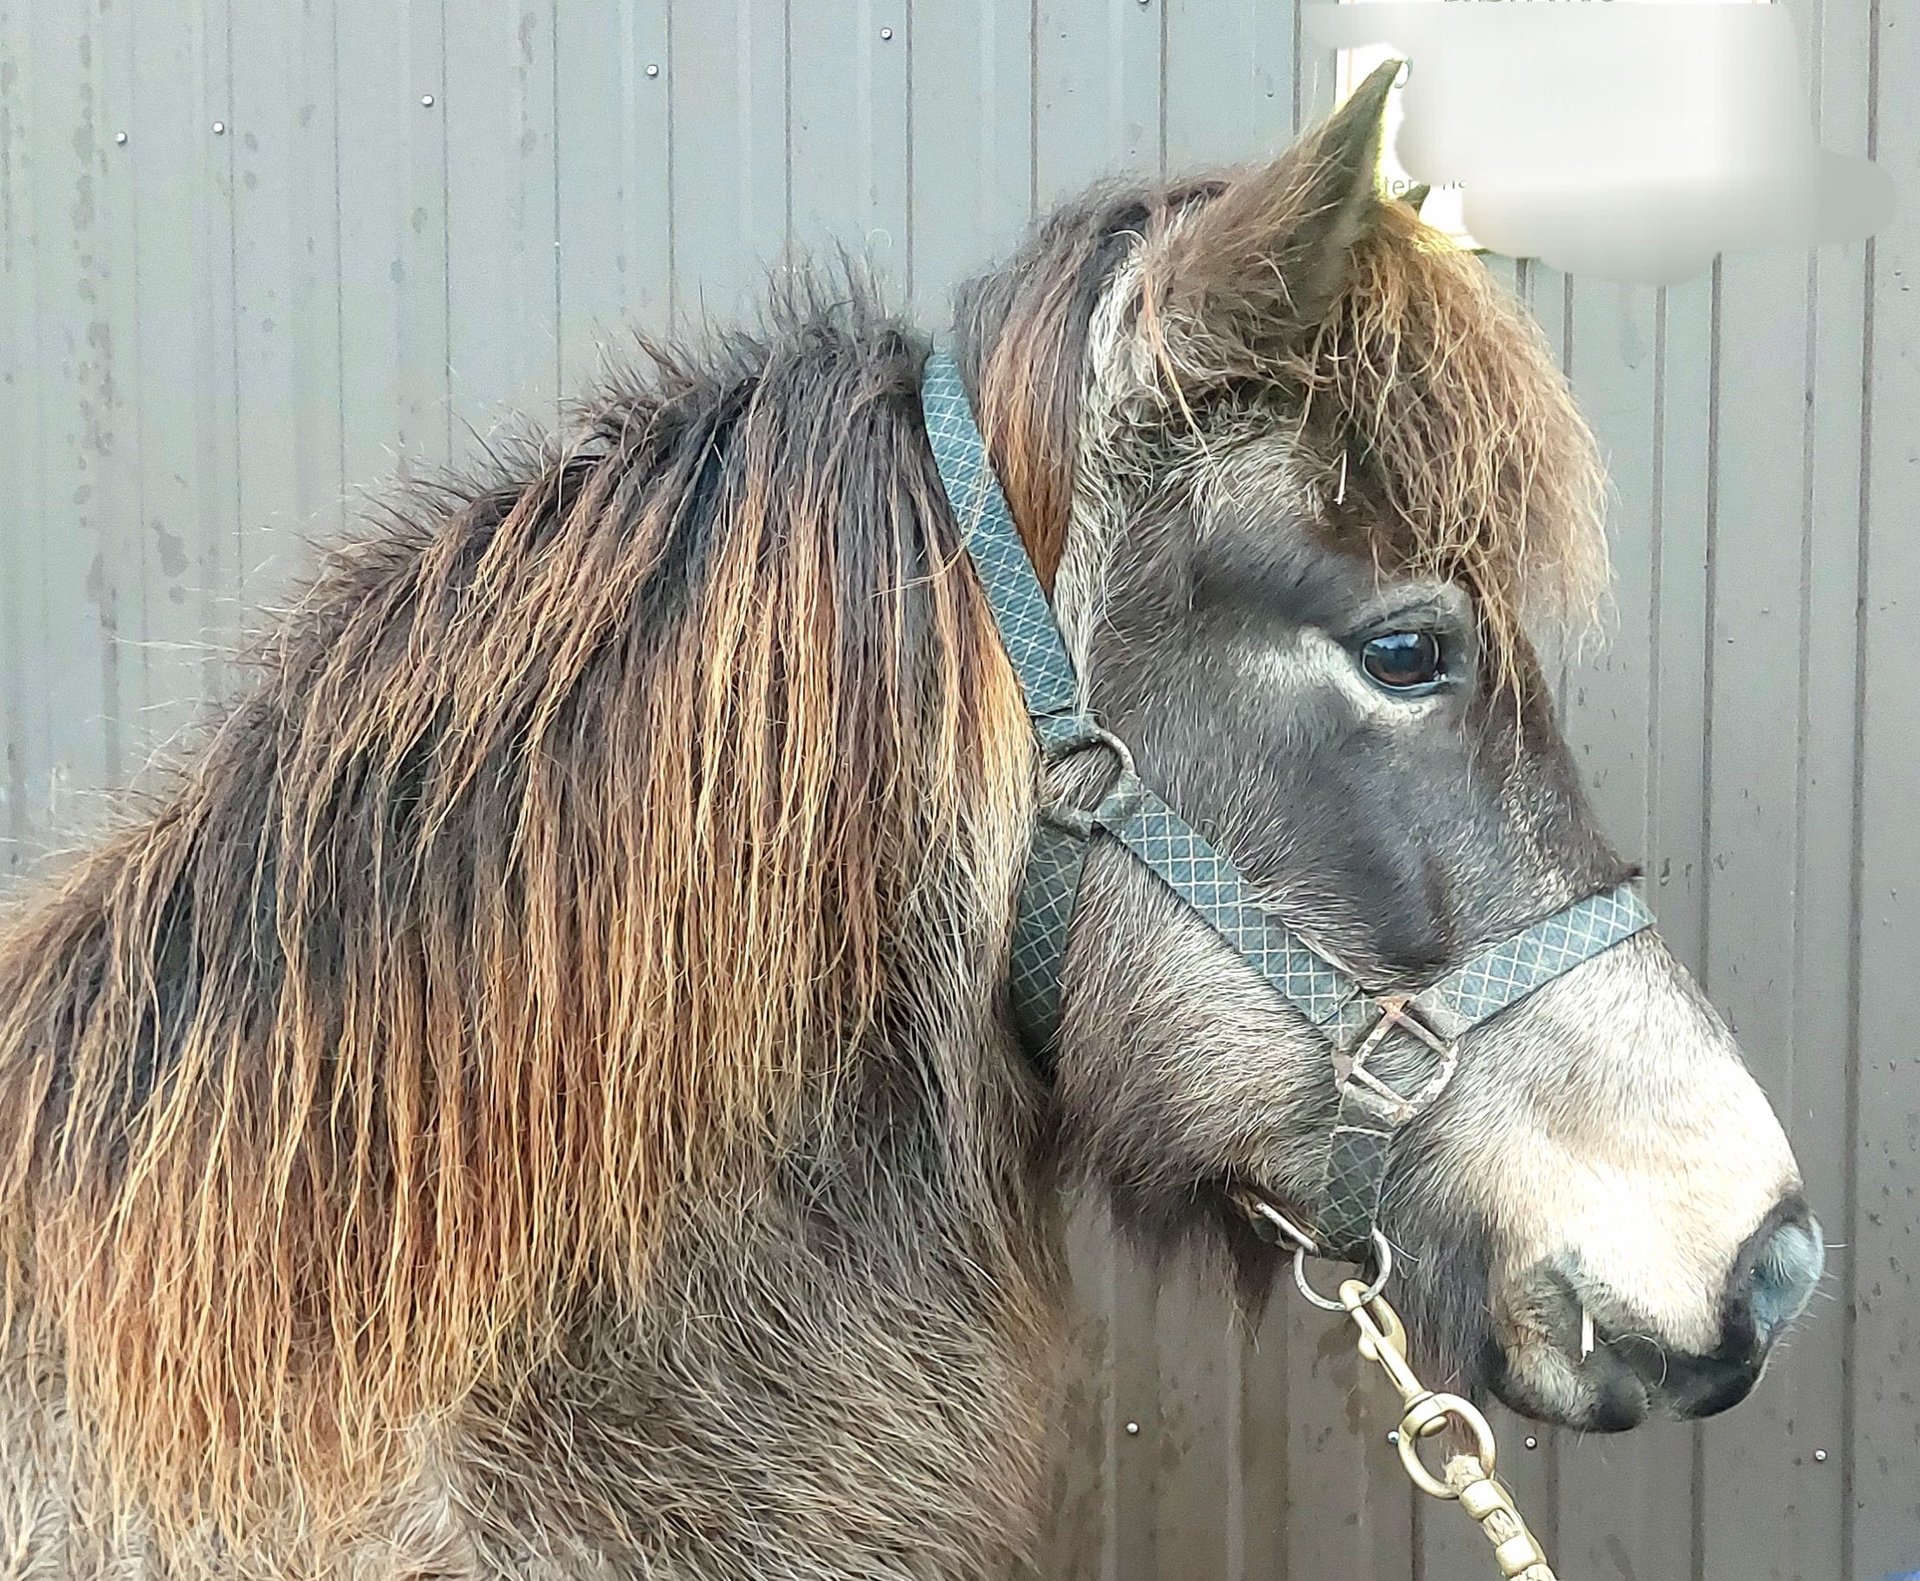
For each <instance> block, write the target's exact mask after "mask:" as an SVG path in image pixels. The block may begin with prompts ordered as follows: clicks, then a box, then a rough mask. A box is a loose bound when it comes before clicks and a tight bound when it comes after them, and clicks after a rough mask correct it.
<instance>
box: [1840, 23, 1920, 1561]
mask: <svg viewBox="0 0 1920 1581" xmlns="http://www.w3.org/2000/svg"><path fill="white" fill-rule="evenodd" d="M1874 16H1875V20H1876V21H1877V23H1878V24H1879V26H1878V31H1877V34H1876V36H1875V37H1874V39H1873V41H1872V44H1873V55H1872V57H1871V58H1872V61H1873V67H1874V69H1873V71H1872V72H1871V74H1870V77H1869V81H1870V82H1871V83H1872V84H1873V86H1874V88H1875V89H1876V90H1877V92H1876V94H1875V97H1874V101H1873V104H1874V115H1873V119H1872V120H1871V121H1870V122H1869V123H1868V124H1869V126H1870V127H1871V131H1870V133H1869V136H1870V146H1871V147H1872V149H1873V152H1874V154H1875V156H1876V157H1877V158H1879V159H1880V160H1882V161H1884V162H1885V163H1886V164H1887V166H1888V167H1889V168H1890V169H1893V170H1898V171H1901V172H1902V173H1903V174H1905V175H1906V177H1907V178H1908V180H1907V193H1906V206H1905V207H1904V209H1903V210H1902V212H1901V215H1900V217H1899V218H1898V219H1897V220H1896V221H1895V223H1894V224H1893V225H1892V226H1890V227H1889V228H1888V230H1887V231H1886V232H1884V233H1883V234H1882V235H1881V236H1880V237H1878V238H1877V239H1876V240H1875V241H1874V242H1873V243H1872V244H1871V249H1870V252H1869V255H1868V261H1867V267H1866V281H1867V292H1868V297H1867V317H1866V326H1867V329H1866V374H1865V379H1864V385H1865V395H1866V400H1867V424H1868V432H1867V434H1866V435H1865V437H1864V440H1863V445H1862V449H1863V454H1864V458H1865V465H1866V478H1865V486H1864V490H1863V502H1864V505H1865V520H1864V522H1863V531H1864V543H1863V546H1862V550H1861V554H1860V561H1859V564H1860V574H1861V581H1862V586H1861V590H1860V594H1861V596H1860V605H1859V610H1860V618H1861V622H1862V624H1861V628H1860V646H1859V653H1860V658H1861V674H1860V691H1859V698H1858V716H1857V717H1858V726H1857V728H1858V730H1859V738H1858V739H1859V753H1860V760H1859V767H1858V777H1857V780H1856V789H1855V794H1856V797H1857V806H1858V811H1859V827H1858V836H1857V837H1858V840H1859V846H1858V851H1857V857H1856V865H1855V873H1856V883H1857V885H1858V889H1857V892H1856V895H1855V905H1856V908H1857V909H1856V911H1855V914H1854V926H1855V929H1856V930H1857V935H1856V936H1857V939H1858V949H1859V958H1858V961H1857V962H1856V966H1855V972H1856V975H1855V977H1854V980H1853V987H1854V992H1855V995H1856V996H1857V1003H1856V1009H1855V1014H1856V1016H1857V1022H1856V1029H1855V1042H1854V1067H1853V1072H1852V1074H1853V1077H1854V1080H1855V1083H1856V1089H1855V1092H1854V1095H1853V1104H1854V1106H1853V1125H1854V1136H1853V1144H1854V1145H1853V1157H1852V1164H1853V1169H1854V1178H1853V1217H1852V1223H1851V1225H1850V1227H1849V1233H1848V1237H1847V1238H1848V1239H1849V1240H1850V1241H1851V1242H1852V1257H1851V1259H1850V1261H1851V1272H1852V1289H1851V1295H1852V1298H1853V1314H1854V1325H1855V1326H1854V1331H1853V1335H1852V1350H1851V1356H1850V1360H1851V1364H1852V1365H1851V1368H1850V1378H1851V1382H1852V1390H1851V1394H1850V1397H1849V1398H1850V1405H1851V1411H1850V1415H1849V1420H1848V1426H1849V1429H1850V1433H1849V1437H1850V1443H1849V1446H1848V1447H1849V1451H1850V1453H1849V1461H1848V1466H1847V1471H1848V1476H1849V1483H1850V1488H1849V1491H1850V1494H1851V1510H1850V1515H1851V1517H1852V1528H1851V1530H1852V1533H1853V1539H1854V1551H1853V1555H1852V1559H1853V1570H1854V1573H1855V1574H1858V1575H1863V1576H1869V1577H1879V1576H1882V1575H1885V1574H1887V1573H1888V1572H1890V1571H1894V1570H1896V1569H1898V1570H1905V1569H1910V1568H1912V1566H1913V1564H1914V1552H1915V1548H1916V1546H1920V1537H1917V1536H1916V1534H1920V1475H1916V1474H1915V1465H1916V1462H1917V1461H1920V1409H1916V1395H1920V1390H1917V1389H1916V1387H1915V1382H1914V1380H1915V1378H1916V1376H1920V1287H1917V1286H1916V1280H1917V1279H1920V1181H1917V1178H1916V1177H1917V1176H1920V1140H1917V1139H1920V1048H1917V1047H1916V1038H1915V1028H1916V1027H1920V972H1916V971H1915V970H1914V962H1915V961H1916V960H1920V907H1916V904H1915V901H1916V898H1920V838H1916V835H1915V829H1914V822H1915V814H1914V807H1915V797H1914V786H1915V782H1916V778H1917V777H1920V776H1916V773H1915V761H1914V756H1915V743H1916V742H1920V688H1916V687H1915V686H1914V684H1913V667H1912V662H1911V659H1910V658H1909V657H1908V655H1910V654H1911V653H1912V651H1913V633H1914V629H1915V625H1916V619H1915V615H1916V602H1917V601H1916V593H1915V589H1916V588H1920V532H1916V531H1915V528H1914V501H1915V499H1916V498H1920V439H1916V434H1915V414H1916V413H1920V214H1917V213H1916V208H1917V207H1920V198H1916V195H1915V192H1914V182H1913V172H1915V171H1916V170H1920V93H1916V92H1915V81H1914V77H1913V75H1912V74H1913V72H1914V70H1915V64H1914V60H1915V52H1914V49H1913V19H1912V16H1911V14H1910V13H1909V12H1907V11H1906V10H1905V8H1902V7H1897V6H1885V7H1880V8H1876V10H1875V13H1874Z"/></svg>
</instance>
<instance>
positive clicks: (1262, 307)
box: [1144, 60, 1401, 383]
mask: <svg viewBox="0 0 1920 1581" xmlns="http://www.w3.org/2000/svg"><path fill="white" fill-rule="evenodd" d="M1400 66H1401V62H1399V61H1397V60H1390V61H1387V62H1386V63H1385V64H1384V65H1382V66H1380V67H1379V68H1378V69H1377V70H1375V71H1374V72H1373V74H1372V75H1371V76H1369V77H1368V78H1367V80H1366V81H1365V82H1363V83H1361V85H1360V86H1359V87H1358V88H1357V89H1356V90H1355V91H1354V93H1353V94H1352V96H1351V97H1349V98H1348V99H1347V101H1346V103H1345V104H1343V105H1341V106H1340V108H1339V109H1338V110H1336V111H1335V112H1334V113H1333V115H1332V116H1330V117H1329V118H1328V119H1327V120H1326V121H1325V122H1323V123H1322V124H1321V125H1320V126H1319V127H1318V128H1316V129H1315V130H1313V131H1311V132H1308V133H1307V134H1306V135H1305V136H1304V137H1302V138H1301V139H1300V140H1299V141H1298V142H1297V143H1295V144H1294V146H1293V147H1292V148H1290V149H1288V150H1287V152H1286V153H1285V154H1283V155H1281V156H1280V158H1278V159H1276V160H1274V161H1273V162H1272V163H1270V164H1267V165H1263V166H1259V167H1256V168H1254V169H1252V170H1249V171H1246V172H1244V173H1242V174H1240V175H1238V176H1235V177H1231V178H1229V180H1228V182H1227V184H1226V185H1225V187H1224V188H1223V189H1222V190H1220V191H1219V193H1218V194H1217V195H1216V196H1214V197H1211V198H1209V199H1207V200H1205V201H1204V202H1202V203H1200V204H1199V205H1198V206H1197V207H1196V208H1195V209H1194V210H1193V211H1191V212H1190V213H1189V214H1188V215H1187V216H1186V217H1185V218H1184V219H1183V220H1182V221H1180V222H1179V223H1177V224H1175V225H1173V226H1172V227H1170V228H1169V230H1168V232H1167V234H1166V235H1165V236H1164V237H1163V238H1162V239H1161V240H1160V241H1159V243H1158V245H1157V246H1153V247H1150V248H1149V254H1148V257H1147V258H1146V259H1145V260H1144V261H1145V264H1146V269H1145V282H1144V283H1145V284H1146V286H1147V289H1148V292H1149V302H1148V313H1149V314H1150V315H1152V316H1157V317H1159V318H1160V320H1161V326H1160V327H1161V329H1162V332H1163V340H1162V349H1163V350H1164V351H1165V352H1167V353H1169V354H1171V357H1172V361H1173V364H1174V367H1173V369H1171V370H1169V371H1173V372H1175V373H1176V376H1177V377H1179V378H1180V382H1182V383H1187V382H1190V381H1191V380H1193V379H1194V378H1195V377H1196V376H1197V377H1198V379H1199V380H1200V382H1205V381H1206V379H1207V378H1208V376H1209V375H1212V376H1216V377H1228V378H1231V377H1236V376H1240V375H1244V374H1246V373H1248V372H1251V371H1254V370H1255V369H1257V368H1258V367H1259V366H1260V365H1261V364H1262V363H1264V362H1266V361H1268V360H1269V359H1270V357H1271V356H1272V354H1273V353H1274V352H1275V351H1278V350H1280V349H1282V348H1283V347H1285V346H1291V345H1297V344H1298V343H1299V340H1300V339H1301V337H1302V336H1303V335H1305V334H1310V333H1311V332H1312V331H1313V330H1315V329H1316V328H1318V327H1319V325H1320V324H1321V322H1322V321H1323V320H1324V319H1325V318H1326V316H1327V314H1328V313H1329V311H1330V310H1331V309H1332V307H1333V305H1334V303H1335V302H1336V301H1337V300H1338V298H1339V296H1340V294H1341V292H1342V291H1343V290H1344V289H1345V287H1346V284H1347V279H1348V274H1349V270H1350V268H1351V256H1350V255H1351V252H1352V248H1353V245H1354V243H1355V242H1357V241H1359V240H1360V239H1361V238H1362V237H1363V236H1365V235H1366V233H1367V231H1368V229H1369V227H1370V226H1371V224H1372V222H1373V219H1374V216H1375V215H1376V214H1377V213H1378V212H1379V209H1380V206H1381V199H1380V195H1379V177H1378V173H1379V168H1380V138H1381V116H1382V114H1383V113H1384V111H1385V108H1386V101H1387V93H1388V90H1389V89H1391V88H1392V87H1393V83H1394V79H1395V78H1396V77H1397V76H1398V75H1399V73H1400ZM1183 343H1184V344H1183ZM1236 353H1237V354H1238V355H1236ZM1243 357H1244V359H1245V360H1246V364H1247V365H1246V366H1231V365H1227V366H1210V364H1216V363H1224V364H1233V363H1236V362H1239V361H1240V360H1241V359H1242V358H1243Z"/></svg>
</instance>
